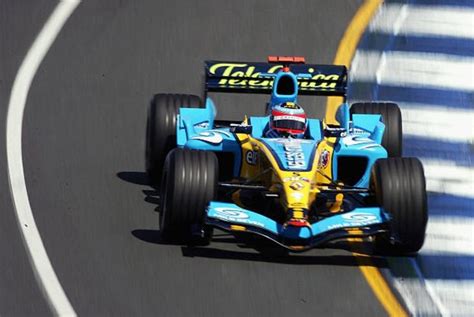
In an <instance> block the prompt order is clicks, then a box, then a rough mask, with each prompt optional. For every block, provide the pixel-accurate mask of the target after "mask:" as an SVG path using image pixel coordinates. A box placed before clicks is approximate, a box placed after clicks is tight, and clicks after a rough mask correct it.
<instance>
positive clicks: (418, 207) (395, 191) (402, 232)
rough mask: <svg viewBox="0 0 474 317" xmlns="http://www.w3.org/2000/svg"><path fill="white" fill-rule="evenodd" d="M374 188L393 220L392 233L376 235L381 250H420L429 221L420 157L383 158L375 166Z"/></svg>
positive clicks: (391, 223)
mask: <svg viewBox="0 0 474 317" xmlns="http://www.w3.org/2000/svg"><path fill="white" fill-rule="evenodd" d="M371 188H372V190H374V191H375V197H376V200H377V203H378V205H380V206H381V207H382V208H384V209H385V211H387V212H388V213H389V214H390V216H391V218H392V219H391V220H390V223H389V234H388V235H386V236H378V237H376V249H377V251H378V252H382V253H384V252H387V251H388V252H392V253H393V252H395V253H401V254H411V253H416V252H418V250H420V249H421V247H422V246H423V242H424V239H425V231H426V223H427V221H428V212H427V203H426V189H425V188H426V186H425V175H424V173H423V166H422V165H421V162H420V161H419V160H418V159H417V158H388V159H379V160H377V161H376V162H375V164H374V166H373V167H372V173H371Z"/></svg>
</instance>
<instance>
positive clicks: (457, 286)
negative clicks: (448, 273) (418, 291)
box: [425, 279, 474, 317]
mask: <svg viewBox="0 0 474 317" xmlns="http://www.w3.org/2000/svg"><path fill="white" fill-rule="evenodd" d="M425 283H426V286H427V288H430V289H431V290H432V291H433V292H436V294H437V298H439V301H440V302H442V305H443V306H444V307H445V310H446V314H443V316H449V315H452V316H466V317H467V316H474V281H472V280H446V279H426V280H425ZM447 312H450V313H451V314H449V313H447Z"/></svg>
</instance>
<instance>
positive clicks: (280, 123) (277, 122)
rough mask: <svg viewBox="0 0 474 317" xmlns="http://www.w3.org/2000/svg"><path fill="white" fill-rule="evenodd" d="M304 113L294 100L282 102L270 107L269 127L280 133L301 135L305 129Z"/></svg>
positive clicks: (305, 119)
mask: <svg viewBox="0 0 474 317" xmlns="http://www.w3.org/2000/svg"><path fill="white" fill-rule="evenodd" d="M306 122H307V118H306V114H305V112H304V110H303V108H301V107H300V106H299V105H297V104H296V103H294V102H284V103H282V104H279V105H277V106H275V107H273V109H272V113H271V115H270V128H271V129H273V130H275V131H277V132H279V133H280V134H281V135H284V136H286V135H292V136H298V135H302V134H304V133H305V131H306Z"/></svg>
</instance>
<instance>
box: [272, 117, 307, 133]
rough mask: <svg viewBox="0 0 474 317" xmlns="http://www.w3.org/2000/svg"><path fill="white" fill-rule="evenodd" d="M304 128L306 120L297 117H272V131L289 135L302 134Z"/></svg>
mask: <svg viewBox="0 0 474 317" xmlns="http://www.w3.org/2000/svg"><path fill="white" fill-rule="evenodd" d="M305 128H306V119H305V118H301V117H297V116H274V117H273V129H275V130H282V131H287V132H290V133H303V132H304V131H305Z"/></svg>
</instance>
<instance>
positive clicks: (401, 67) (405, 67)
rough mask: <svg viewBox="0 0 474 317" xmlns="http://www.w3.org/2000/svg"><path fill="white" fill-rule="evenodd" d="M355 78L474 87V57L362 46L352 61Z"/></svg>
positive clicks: (444, 87)
mask: <svg viewBox="0 0 474 317" xmlns="http://www.w3.org/2000/svg"><path fill="white" fill-rule="evenodd" d="M351 78H352V80H353V81H370V82H376V83H377V84H380V85H391V86H399V87H424V88H437V89H441V90H449V89H452V90H465V91H473V90H474V58H473V57H458V56H457V57H453V56H452V55H447V54H434V53H418V52H401V51H388V52H382V54H381V52H380V51H365V50H359V51H357V53H356V54H355V56H354V60H353V62H352V66H351Z"/></svg>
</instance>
